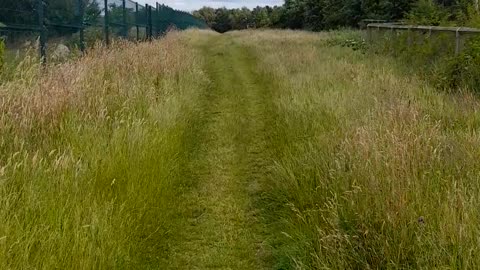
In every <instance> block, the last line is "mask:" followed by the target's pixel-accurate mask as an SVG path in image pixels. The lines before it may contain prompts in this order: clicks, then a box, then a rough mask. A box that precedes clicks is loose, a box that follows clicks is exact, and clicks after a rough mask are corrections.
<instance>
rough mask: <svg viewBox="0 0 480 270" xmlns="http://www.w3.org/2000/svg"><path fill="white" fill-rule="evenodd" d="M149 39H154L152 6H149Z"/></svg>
mask: <svg viewBox="0 0 480 270" xmlns="http://www.w3.org/2000/svg"><path fill="white" fill-rule="evenodd" d="M148 29H149V33H148V37H149V40H150V41H151V40H152V38H153V24H152V6H148Z"/></svg>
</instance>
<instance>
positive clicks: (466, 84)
mask: <svg viewBox="0 0 480 270" xmlns="http://www.w3.org/2000/svg"><path fill="white" fill-rule="evenodd" d="M436 78H437V82H436V83H437V85H438V86H439V87H441V88H442V89H446V90H450V91H451V90H456V89H459V88H466V89H469V90H473V91H475V92H477V93H480V37H473V38H470V39H469V40H468V41H467V42H466V44H465V48H464V49H463V51H462V52H461V53H460V55H458V56H456V57H450V58H449V59H448V60H447V61H446V63H445V65H444V66H443V67H442V69H441V70H440V72H439V74H438V75H437V76H436Z"/></svg>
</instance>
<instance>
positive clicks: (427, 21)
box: [407, 0, 448, 26]
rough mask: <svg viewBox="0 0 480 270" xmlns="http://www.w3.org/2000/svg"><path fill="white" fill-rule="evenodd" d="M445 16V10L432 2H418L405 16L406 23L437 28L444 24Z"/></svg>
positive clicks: (429, 0)
mask: <svg viewBox="0 0 480 270" xmlns="http://www.w3.org/2000/svg"><path fill="white" fill-rule="evenodd" d="M447 16H448V13H447V12H446V10H445V9H442V8H441V7H440V6H439V5H437V4H436V3H435V2H433V0H419V1H418V2H417V3H416V4H415V5H414V7H413V8H412V10H411V11H410V13H409V14H408V15H407V21H408V22H409V23H412V24H418V25H433V26H438V25H442V24H445V23H446V21H447Z"/></svg>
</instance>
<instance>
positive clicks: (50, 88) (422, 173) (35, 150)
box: [0, 30, 480, 269]
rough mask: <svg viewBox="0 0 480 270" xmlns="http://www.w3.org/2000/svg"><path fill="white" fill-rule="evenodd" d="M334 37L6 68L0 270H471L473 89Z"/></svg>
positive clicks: (474, 244) (178, 43) (117, 51)
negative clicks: (434, 79) (440, 82)
mask: <svg viewBox="0 0 480 270" xmlns="http://www.w3.org/2000/svg"><path fill="white" fill-rule="evenodd" d="M334 35H336V34H335V33H331V32H322V33H310V32H303V31H274V30H256V31H234V32H229V33H227V34H223V35H220V34H216V33H213V32H211V31H200V30H188V31H183V32H171V33H169V34H168V35H167V36H166V37H164V38H162V39H159V40H156V41H154V42H151V43H139V44H134V43H128V42H116V43H115V44H113V45H112V46H111V47H110V48H108V49H107V48H104V47H102V46H97V47H96V48H93V49H92V50H90V51H89V52H88V53H87V55H86V56H84V57H82V58H78V59H72V60H70V61H67V62H65V63H61V64H58V63H56V64H54V63H52V64H49V65H48V66H47V67H46V68H41V67H40V64H39V63H38V60H37V59H35V58H33V57H29V56H28V55H27V56H26V58H25V59H24V60H23V61H22V62H21V63H20V64H19V65H17V66H16V67H15V72H11V71H9V72H7V73H4V74H1V75H0V78H1V79H2V81H0V110H1V112H2V113H1V117H0V130H1V134H0V205H1V207H0V220H1V221H2V222H0V268H2V269H32V268H33V269H211V268H219V269H419V268H423V269H432V268H435V269H475V268H478V267H480V251H479V249H478V246H479V244H480V240H479V238H478V235H479V232H480V225H479V224H480V216H479V215H478V207H479V205H480V202H479V201H478V200H479V199H478V198H479V195H480V185H479V179H480V168H479V164H480V163H479V162H478V160H479V157H480V150H479V149H480V148H479V147H478V145H479V143H480V136H479V134H478V129H479V125H480V114H479V112H478V108H479V105H480V102H479V99H478V96H477V95H476V94H475V93H474V92H472V91H469V90H466V89H455V91H442V90H439V89H437V88H435V87H434V86H432V85H431V84H430V83H429V82H427V81H425V80H423V79H422V78H420V77H419V76H415V74H412V73H411V72H409V73H405V72H404V70H405V66H404V65H405V63H399V61H397V60H396V59H394V58H391V57H389V56H384V55H380V54H370V53H363V52H362V51H358V50H357V51H355V50H352V49H351V48H348V47H343V46H338V45H332V43H331V42H329V41H330V40H331V39H332V37H333V36H334ZM407 64H408V63H407ZM7 75H8V78H7ZM2 76H3V77H2Z"/></svg>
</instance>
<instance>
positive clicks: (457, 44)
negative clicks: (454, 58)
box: [455, 28, 460, 55]
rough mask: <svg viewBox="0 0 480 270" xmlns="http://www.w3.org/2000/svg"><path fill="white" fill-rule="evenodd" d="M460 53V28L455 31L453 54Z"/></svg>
mask: <svg viewBox="0 0 480 270" xmlns="http://www.w3.org/2000/svg"><path fill="white" fill-rule="evenodd" d="M459 53H460V28H457V30H456V31H455V55H458V54H459Z"/></svg>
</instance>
